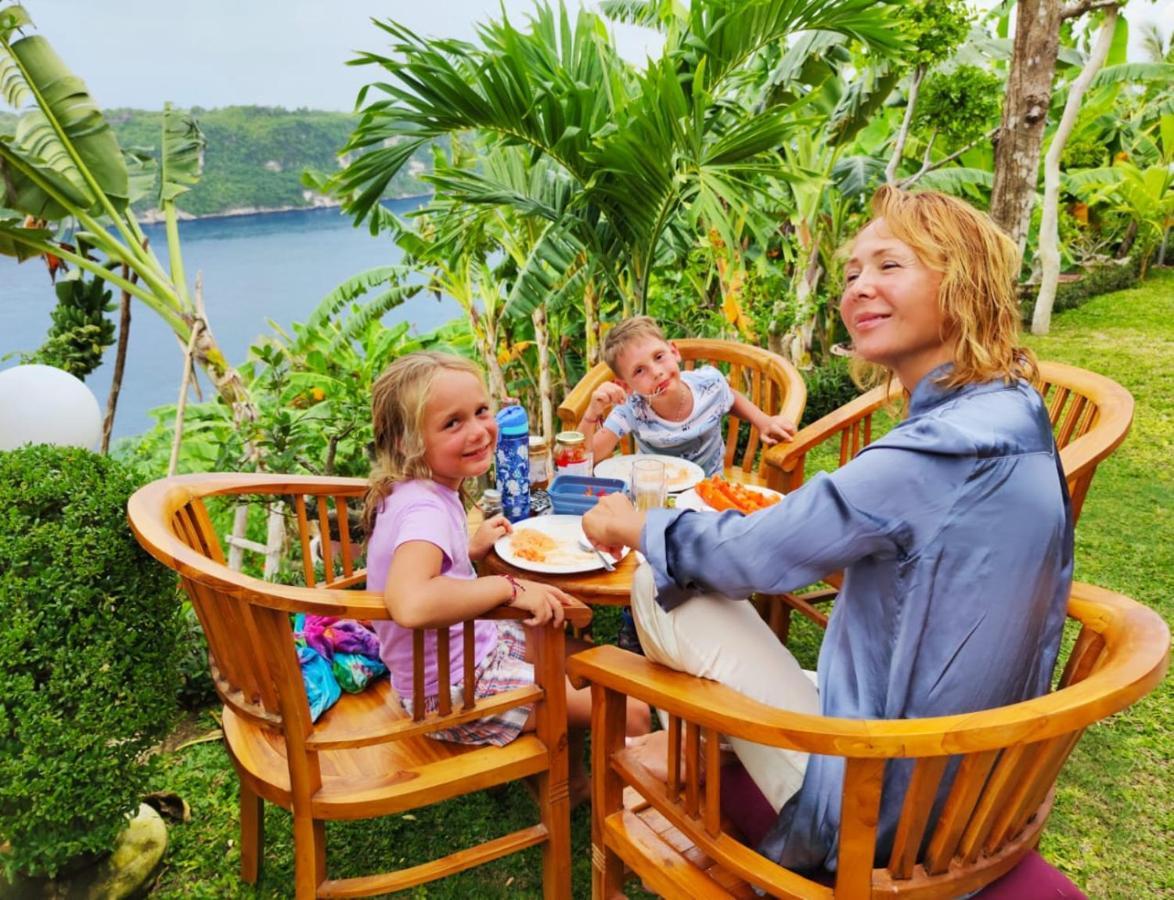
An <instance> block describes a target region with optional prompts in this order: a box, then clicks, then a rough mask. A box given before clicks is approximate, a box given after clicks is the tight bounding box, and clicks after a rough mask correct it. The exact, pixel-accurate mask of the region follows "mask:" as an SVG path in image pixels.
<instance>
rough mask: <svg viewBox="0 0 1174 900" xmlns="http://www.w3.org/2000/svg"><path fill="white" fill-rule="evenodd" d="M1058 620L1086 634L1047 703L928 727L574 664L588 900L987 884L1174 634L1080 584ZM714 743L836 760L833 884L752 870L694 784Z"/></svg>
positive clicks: (713, 796) (617, 661) (767, 867)
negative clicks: (887, 785) (896, 804)
mask: <svg viewBox="0 0 1174 900" xmlns="http://www.w3.org/2000/svg"><path fill="white" fill-rule="evenodd" d="M1068 613H1069V616H1070V617H1071V618H1072V619H1074V620H1076V621H1077V622H1078V623H1079V624H1080V632H1079V635H1078V637H1077V639H1076V642H1075V644H1074V645H1073V647H1072V650H1071V652H1070V654H1069V656H1068V659H1067V662H1066V664H1065V666H1064V668H1063V674H1062V676H1061V677H1060V679H1059V686H1058V688H1057V690H1055V691H1053V692H1052V693H1050V694H1047V695H1045V696H1042V697H1037V698H1035V699H1032V700H1028V701H1025V702H1022V703H1017V704H1014V705H1011V706H1005V707H1000V708H997V709H990V710H984V711H981V712H976V713H970V714H966V715H956V716H943V717H939V718H931V719H909V720H888V721H865V720H851V719H828V718H823V717H820V716H809V715H802V714H798V713H791V712H786V711H783V710H779V709H774V708H771V707H767V706H764V705H762V704H759V703H756V702H755V701H752V700H749V699H748V698H746V697H745V696H743V695H742V694H739V693H736V692H734V691H732V690H730V689H728V688H726V687H723V686H722V685H719V684H717V683H716V682H712V681H706V680H704V679H699V678H694V677H692V676H689V675H685V674H683V673H680V672H675V671H671V670H669V669H666V668H663V667H661V666H659V665H657V664H655V663H652V662H650V661H648V660H647V659H645V658H643V657H639V656H635V655H634V654H630V653H626V652H624V651H622V650H619V649H618V648H616V647H612V646H604V647H598V648H593V649H591V650H588V651H586V652H584V653H582V654H578V655H576V656H575V657H574V658H573V659H572V660H571V661H570V663H569V665H568V668H569V671H570V674H571V679H572V683H574V684H576V685H579V684H583V683H589V684H590V685H591V690H592V708H593V711H594V720H593V723H592V729H593V730H592V736H591V741H592V775H593V779H594V781H593V802H594V804H595V807H594V811H593V813H594V819H593V831H592V841H593V845H594V846H593V848H592V861H593V864H594V873H593V874H594V878H595V892H594V896H596V897H611V896H614V895H615V892H616V891H618V890H620V889H621V888H622V883H623V878H624V872H623V868H624V864H626V865H627V866H629V867H630V868H631V869H633V870H634V871H635V872H636V873H637V874H639V876H640V877H641V878H642V879H643V880H644V882H645V883H646V884H647V885H649V886H650V887H652V888H653V889H654V890H656V891H657V892H658V893H660V894H662V895H664V896H666V897H679V898H686V897H698V896H705V897H729V896H739V897H740V896H752V895H751V894H750V893H749V886H751V885H752V886H754V887H757V888H759V889H761V890H763V891H765V892H766V893H767V894H768V895H770V896H784V897H813V898H814V897H819V898H830V897H836V898H868V897H880V896H884V897H957V896H961V895H963V894H965V893H967V892H969V891H974V890H977V889H978V888H981V887H982V886H984V885H986V884H989V883H990V882H991V881H994V880H995V879H996V878H998V877H999V876H1000V875H1002V874H1004V873H1005V872H1007V871H1009V870H1010V869H1011V868H1012V867H1014V866H1015V864H1016V863H1017V862H1018V861H1019V860H1020V859H1021V858H1022V857H1023V856H1024V855H1025V854H1027V853H1028V852H1029V851H1030V850H1031V849H1032V848H1033V847H1035V845H1036V843H1037V841H1038V840H1039V835H1040V831H1041V829H1042V828H1043V826H1044V822H1045V821H1046V819H1047V816H1048V813H1049V812H1050V810H1051V805H1052V798H1053V794H1054V784H1055V781H1056V776H1057V774H1058V773H1059V771H1060V768H1061V767H1062V766H1063V764H1064V762H1065V760H1066V759H1067V758H1068V755H1069V754H1070V753H1071V752H1072V749H1073V747H1074V746H1075V745H1076V742H1077V741H1078V740H1079V738H1080V735H1081V734H1082V733H1083V731H1084V729H1085V728H1087V727H1088V726H1089V725H1091V724H1092V723H1093V722H1095V721H1097V720H1098V719H1102V718H1104V717H1106V716H1109V715H1112V714H1113V713H1115V712H1118V711H1119V710H1122V709H1124V708H1125V707H1127V706H1129V705H1130V704H1132V703H1133V702H1135V701H1136V700H1137V699H1139V698H1140V697H1142V696H1144V695H1145V694H1146V693H1148V692H1149V691H1150V690H1152V689H1153V688H1154V687H1155V686H1156V685H1157V684H1158V683H1159V682H1160V681H1161V679H1162V676H1163V674H1164V673H1165V671H1166V667H1167V663H1168V653H1169V646H1170V634H1169V630H1168V628H1167V626H1166V624H1165V622H1164V621H1163V620H1162V618H1161V617H1160V616H1158V615H1157V614H1156V613H1155V612H1153V611H1152V610H1150V609H1148V608H1146V607H1144V606H1142V605H1141V604H1139V603H1136V602H1134V601H1133V600H1130V599H1129V598H1127V597H1123V596H1121V595H1120V594H1115V593H1112V592H1110V591H1107V590H1103V589H1101V588H1097V587H1093V586H1091V585H1085V584H1074V585H1073V589H1072V595H1071V599H1070V602H1069V607H1068ZM627 696H631V697H638V698H640V699H642V700H645V701H647V702H648V703H651V704H652V705H654V706H656V707H657V708H658V709H660V710H663V711H665V712H667V713H668V714H669V717H670V718H669V741H668V747H669V749H668V771H669V773H670V778H669V783H668V784H664V783H662V782H660V781H658V780H656V779H654V778H653V777H652V776H650V775H649V773H648V770H647V769H645V768H644V767H643V765H642V764H641V763H640V761H639V757H638V756H636V755H635V754H633V753H632V752H631V751H629V750H627V749H625V745H624V731H623V710H624V703H625V697H627ZM682 723H684V727H683V729H682ZM682 731H683V733H682ZM722 735H727V736H729V735H733V736H736V737H741V738H745V739H747V740H751V741H755V742H758V743H762V744H769V745H772V746H776V747H787V748H791V749H795V750H802V751H806V752H809V753H818V754H826V755H831V756H839V757H842V758H843V759H844V766H845V767H844V785H843V793H842V800H841V824H840V831H839V849H838V857H837V869H836V872H835V876H834V882H833V883H832V884H831V885H830V886H829V884H828V883H826V882H824V881H817V880H813V879H811V878H809V877H806V875H801V874H799V873H797V872H793V871H790V870H787V869H784V868H782V867H780V866H779V865H777V864H775V863H774V862H772V861H770V860H767V859H766V858H764V857H762V856H760V855H759V854H757V853H756V852H755V851H754V850H753V849H751V848H750V847H748V846H746V845H745V844H743V843H741V842H740V841H739V840H738V836H737V834H736V833H733V832H732V831H731V826H730V825H729V824H728V823H727V822H726V821H725V820H723V818H722V815H721V779H720V778H713V777H711V778H708V779H705V780H704V782H702V781H701V780H700V778H699V774H698V773H699V771H700V769H701V765H700V760H701V759H702V757H703V756H704V757H705V764H706V768H707V769H708V771H709V772H716V771H717V767H718V766H719V765H720V761H719V758H718V748H719V744H720V737H721V736H722ZM682 751H683V754H684V757H685V765H684V767H683V769H684V771H683V772H682V771H681V769H682V766H681V765H680V759H681V755H682ZM894 765H900V766H905V767H907V768H908V769H909V770H910V772H911V774H910V780H909V786H908V789H907V791H906V793H905V796H904V803H903V806H902V809H901V813H900V819H899V822H898V824H897V826H896V830H895V833H894V835H893V840H892V848H891V850H890V851H889V852H888V853H887V854H884V855H883V856H881V858H877V855H878V854H877V822H878V817H879V810H880V800H881V790H882V785H883V783H884V776H885V772H886V768H887V767H889V766H894ZM633 791H634V792H635V793H633ZM625 792H627V802H626V803H625V801H624V797H625ZM942 794H944V803H943V805H942V806H941V807H940V813H938V814H936V816H935V814H934V812H933V809H934V806H935V800H937V799H938V798H939V797H940V795H942Z"/></svg>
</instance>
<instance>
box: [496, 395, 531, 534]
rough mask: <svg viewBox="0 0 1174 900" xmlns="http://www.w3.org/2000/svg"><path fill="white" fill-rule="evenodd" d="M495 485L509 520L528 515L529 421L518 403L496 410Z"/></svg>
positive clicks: (512, 520)
mask: <svg viewBox="0 0 1174 900" xmlns="http://www.w3.org/2000/svg"><path fill="white" fill-rule="evenodd" d="M497 429H498V434H497V453H496V456H495V462H496V464H497V489H498V490H499V491H501V511H502V512H503V513H505V517H506V518H507V519H509V520H510V521H511V522H517V521H519V520H521V519H528V518H530V422H529V420H528V419H527V418H526V410H525V408H523V407H521V406H507V407H506V408H505V409H502V410H500V411H499V412H498V413H497Z"/></svg>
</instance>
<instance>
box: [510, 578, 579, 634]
mask: <svg viewBox="0 0 1174 900" xmlns="http://www.w3.org/2000/svg"><path fill="white" fill-rule="evenodd" d="M515 583H516V584H517V587H518V590H517V594H516V596H515V597H514V598H513V599H512V600H510V601H509V603H507V604H506V605H507V606H512V607H513V608H514V609H524V610H525V611H526V612H528V613H530V618H528V619H523V620H522V622H523V624H526V625H545V624H547V623H548V622H549V623H550V624H551V625H553V626H554V627H555V628H561V627H562V624H563V619H564V617H565V616H566V613H565V612H564V611H563V606H564V605H570V604H572V603H574V602H575V601H574V600H573V599H572V598H571V597H570V595H568V594H566V593H564V592H563V591H560V590H559V589H558V588H556V587H554V586H553V585H550V584H542V582H540V581H529V580H526V579H522V578H519V579H517V580H516V582H515Z"/></svg>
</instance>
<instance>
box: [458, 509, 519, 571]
mask: <svg viewBox="0 0 1174 900" xmlns="http://www.w3.org/2000/svg"><path fill="white" fill-rule="evenodd" d="M513 530H514V526H512V525H511V524H510V521H509V519H507V518H506V517H505V516H503V515H500V514H498V515H496V516H493V517H492V518H489V519H486V520H485V521H484V522H482V523H481V527H480V528H478V529H477V530H476V531H475V532H473V536H472V537H471V538H469V559H473V560H482V559H484V558H485V554H486V553H488V552H489V550H490V548H492V547H493V545H494V544H496V543H497V539H498V538H499V537H503V536H504V535H507V534H510V533H511V532H512V531H513Z"/></svg>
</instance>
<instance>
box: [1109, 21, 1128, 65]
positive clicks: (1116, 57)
mask: <svg viewBox="0 0 1174 900" xmlns="http://www.w3.org/2000/svg"><path fill="white" fill-rule="evenodd" d="M1128 49H1129V22H1128V21H1127V20H1126V18H1125V16H1122V15H1118V16H1117V21H1116V22H1115V23H1114V25H1113V43H1112V44H1110V45H1109V56H1108V58H1107V59H1106V60H1105V64H1106V65H1110V66H1119V65H1121V64H1122V63H1124V62H1125V60H1126V59H1127V51H1128Z"/></svg>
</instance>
